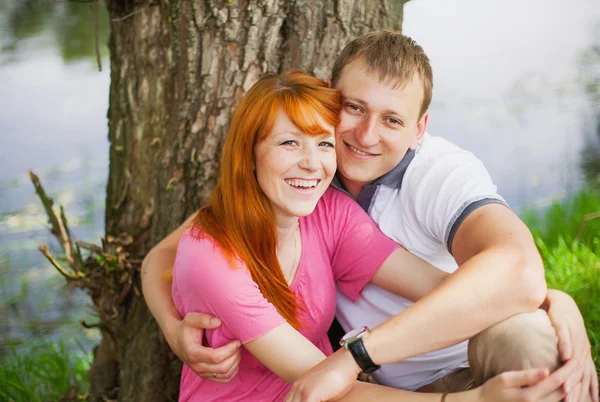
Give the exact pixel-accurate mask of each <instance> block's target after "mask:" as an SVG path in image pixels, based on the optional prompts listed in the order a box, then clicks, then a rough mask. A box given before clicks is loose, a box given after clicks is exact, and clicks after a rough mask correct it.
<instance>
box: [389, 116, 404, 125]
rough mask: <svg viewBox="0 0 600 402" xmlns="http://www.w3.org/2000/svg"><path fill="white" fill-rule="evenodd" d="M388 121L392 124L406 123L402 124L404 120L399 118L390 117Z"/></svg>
mask: <svg viewBox="0 0 600 402" xmlns="http://www.w3.org/2000/svg"><path fill="white" fill-rule="evenodd" d="M388 122H389V123H391V124H394V125H400V126H404V124H402V122H401V121H400V120H398V119H392V118H389V119H388Z"/></svg>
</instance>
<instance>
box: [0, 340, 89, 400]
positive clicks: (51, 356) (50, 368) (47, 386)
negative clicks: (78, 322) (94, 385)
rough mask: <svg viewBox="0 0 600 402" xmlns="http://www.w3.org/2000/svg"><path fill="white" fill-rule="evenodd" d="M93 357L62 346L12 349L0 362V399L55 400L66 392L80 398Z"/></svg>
mask: <svg viewBox="0 0 600 402" xmlns="http://www.w3.org/2000/svg"><path fill="white" fill-rule="evenodd" d="M91 361H92V354H91V352H90V353H83V352H81V353H73V352H72V351H71V350H69V349H68V348H66V347H65V345H64V343H62V342H59V343H57V344H53V343H51V342H48V341H40V342H37V343H33V344H30V345H29V346H27V347H26V348H24V349H20V350H18V351H17V350H16V349H15V348H14V346H13V347H11V353H10V354H9V355H8V356H4V357H2V359H1V360H0V400H6V401H31V402H38V401H39V402H42V401H58V400H59V399H60V398H61V397H62V396H63V395H64V394H65V393H67V392H69V393H71V394H73V393H74V394H77V395H83V394H85V393H86V392H87V389H88V380H87V371H88V370H89V368H90V364H91Z"/></svg>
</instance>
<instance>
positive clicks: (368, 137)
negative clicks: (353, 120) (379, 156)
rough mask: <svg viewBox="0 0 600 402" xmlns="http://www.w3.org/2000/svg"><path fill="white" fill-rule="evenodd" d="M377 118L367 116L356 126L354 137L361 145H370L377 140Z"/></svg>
mask: <svg viewBox="0 0 600 402" xmlns="http://www.w3.org/2000/svg"><path fill="white" fill-rule="evenodd" d="M377 130H378V127H377V119H375V118H372V117H370V118H367V119H365V120H363V121H362V123H361V124H360V125H359V126H358V133H357V136H356V139H357V140H358V142H359V144H358V145H362V146H363V147H372V146H374V145H377V143H378V142H379V135H378V132H377Z"/></svg>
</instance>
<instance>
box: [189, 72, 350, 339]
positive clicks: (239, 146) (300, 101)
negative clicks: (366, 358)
mask: <svg viewBox="0 0 600 402" xmlns="http://www.w3.org/2000/svg"><path fill="white" fill-rule="evenodd" d="M341 108H342V95H341V92H340V91H338V90H336V89H333V88H329V87H328V86H327V84H326V83H325V82H323V81H321V80H319V79H317V78H315V77H312V76H310V75H308V74H305V73H303V72H301V71H298V70H292V71H288V72H285V73H282V74H279V75H269V76H265V77H263V78H261V79H259V80H258V82H256V84H254V85H253V86H252V88H250V90H249V91H248V92H247V93H246V95H245V96H244V97H243V98H242V100H241V102H240V104H239V106H238V107H237V109H236V112H235V114H234V116H233V119H232V121H231V126H230V127H229V133H228V135H227V138H226V140H225V144H224V146H223V154H222V158H221V170H220V177H219V180H218V182H217V185H216V186H215V189H214V190H213V192H212V194H211V197H210V200H209V202H208V204H207V205H206V206H204V207H203V208H201V209H200V211H199V212H198V214H197V215H196V218H195V220H194V226H196V227H199V228H201V232H200V234H199V235H200V236H203V235H205V234H207V235H209V236H211V237H212V238H213V239H214V240H215V241H216V242H217V244H218V245H219V246H220V247H221V249H222V250H223V252H224V253H225V255H226V256H228V257H229V258H230V259H231V261H232V265H233V263H234V262H235V260H236V259H237V258H239V259H240V260H241V261H243V262H244V263H245V265H246V267H247V268H248V270H249V271H250V274H251V275H252V279H253V280H254V281H255V282H256V283H257V284H258V287H259V288H260V290H261V292H262V294H263V295H264V296H265V297H266V298H267V300H269V301H270V302H271V303H272V304H273V305H274V306H275V307H276V308H277V311H278V312H279V314H281V316H282V317H284V318H285V319H286V320H287V321H288V323H290V324H291V325H293V326H294V327H295V328H299V327H300V321H299V319H298V314H297V313H298V302H297V300H296V298H295V296H294V294H293V293H292V291H291V290H290V288H289V286H288V283H287V281H286V279H285V277H284V275H283V272H282V271H281V267H280V266H279V261H278V259H277V253H276V248H277V229H276V222H275V214H274V212H273V209H272V207H271V203H270V202H269V200H268V198H267V197H266V196H265V194H264V193H263V191H262V190H261V188H260V187H259V185H258V182H257V180H256V177H255V175H254V171H253V166H254V149H255V147H256V145H257V144H258V143H259V142H261V141H263V140H264V139H265V138H266V137H267V136H268V135H269V133H270V132H271V130H272V128H273V125H274V123H275V118H276V116H277V112H278V111H279V110H280V109H282V110H283V112H284V113H285V114H286V115H287V116H288V117H289V119H290V120H291V121H292V123H294V125H295V126H296V127H298V128H299V129H300V130H301V131H303V132H305V133H307V134H310V135H318V134H323V133H325V132H327V131H326V130H325V129H324V128H323V127H321V126H320V125H319V123H318V117H319V116H320V117H321V118H322V119H323V120H324V121H325V122H327V123H328V124H330V125H332V126H336V125H337V124H338V123H339V114H340V111H341Z"/></svg>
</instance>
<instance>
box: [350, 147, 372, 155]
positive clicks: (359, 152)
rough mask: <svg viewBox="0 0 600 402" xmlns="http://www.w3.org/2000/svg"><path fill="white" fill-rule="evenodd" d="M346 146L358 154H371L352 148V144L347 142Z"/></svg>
mask: <svg viewBox="0 0 600 402" xmlns="http://www.w3.org/2000/svg"><path fill="white" fill-rule="evenodd" d="M348 146H349V147H350V149H351V150H353V151H354V152H356V153H357V154H359V155H363V156H369V155H371V154H369V153H367V152H363V151H361V150H360V149H357V148H354V147H353V146H352V145H350V144H348Z"/></svg>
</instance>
